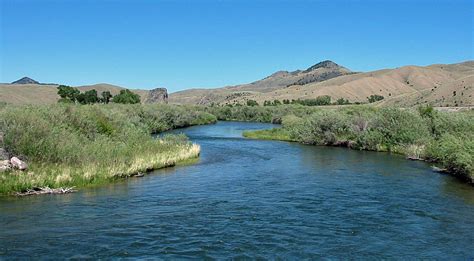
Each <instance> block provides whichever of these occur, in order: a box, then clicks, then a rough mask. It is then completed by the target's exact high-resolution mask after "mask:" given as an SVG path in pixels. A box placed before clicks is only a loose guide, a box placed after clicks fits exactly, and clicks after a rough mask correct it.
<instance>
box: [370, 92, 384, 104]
mask: <svg viewBox="0 0 474 261" xmlns="http://www.w3.org/2000/svg"><path fill="white" fill-rule="evenodd" d="M383 99H384V97H383V96H382V95H378V94H372V95H370V97H367V100H369V103H373V102H376V101H381V100H383Z"/></svg>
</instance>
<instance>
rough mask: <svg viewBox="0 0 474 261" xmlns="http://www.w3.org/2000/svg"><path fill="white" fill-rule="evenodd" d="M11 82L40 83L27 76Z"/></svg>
mask: <svg viewBox="0 0 474 261" xmlns="http://www.w3.org/2000/svg"><path fill="white" fill-rule="evenodd" d="M12 84H40V83H39V82H37V81H35V80H33V79H31V78H29V77H23V78H21V79H19V80H17V81H14V82H12Z"/></svg>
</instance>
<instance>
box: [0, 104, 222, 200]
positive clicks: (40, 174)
mask: <svg viewBox="0 0 474 261" xmlns="http://www.w3.org/2000/svg"><path fill="white" fill-rule="evenodd" d="M215 121H216V117H215V116H214V115H211V114H209V113H206V112H203V111H196V110H192V109H189V108H186V107H178V106H169V105H138V104H137V105H120V104H108V105H99V104H96V105H74V104H56V105H48V106H22V107H15V106H10V105H8V106H7V105H1V104H0V134H1V136H2V139H1V140H0V142H1V144H0V148H4V149H5V150H6V151H7V152H8V154H9V156H10V157H11V156H17V157H19V158H20V159H22V160H24V161H26V162H27V163H28V165H29V166H28V169H27V170H26V171H18V170H10V171H4V172H0V194H9V193H12V192H18V191H25V190H26V189H30V188H34V187H51V188H58V187H71V186H77V187H82V186H87V185H90V184H98V183H103V182H107V181H110V180H113V179H116V178H120V177H127V176H131V175H135V174H137V173H139V172H145V171H148V170H152V169H157V168H161V167H166V166H171V165H174V164H176V163H177V162H179V161H183V160H187V159H190V158H194V157H197V156H198V155H199V152H200V148H199V146H198V145H196V144H192V143H191V142H190V141H189V140H188V139H187V138H186V137H185V136H183V135H165V136H163V137H161V138H156V139H155V138H153V137H152V136H151V135H150V133H159V132H163V131H166V130H169V129H174V128H180V127H186V126H190V125H199V124H209V123H214V122H215Z"/></svg>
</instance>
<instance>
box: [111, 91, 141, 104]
mask: <svg viewBox="0 0 474 261" xmlns="http://www.w3.org/2000/svg"><path fill="white" fill-rule="evenodd" d="M112 102H115V103H123V104H135V103H140V95H138V94H136V93H133V92H131V91H130V90H128V89H125V90H121V91H120V93H119V94H118V95H115V96H114V98H113V99H112Z"/></svg>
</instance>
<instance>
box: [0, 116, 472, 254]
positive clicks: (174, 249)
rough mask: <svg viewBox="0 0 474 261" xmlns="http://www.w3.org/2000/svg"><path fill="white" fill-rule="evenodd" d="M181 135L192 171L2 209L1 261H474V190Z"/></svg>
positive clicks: (406, 173)
mask: <svg viewBox="0 0 474 261" xmlns="http://www.w3.org/2000/svg"><path fill="white" fill-rule="evenodd" d="M269 127H272V126H271V125H270V124H256V123H238V122H219V123H218V124H216V125H209V126H197V127H191V128H187V129H183V130H178V132H184V133H186V134H187V135H188V136H189V137H190V138H191V139H192V140H193V141H195V142H196V143H199V144H200V145H201V148H202V154H201V158H200V160H199V162H198V163H197V164H194V165H190V166H180V167H175V168H168V169H163V170H158V171H155V172H154V173H152V174H151V175H147V176H145V177H143V178H133V179H128V180H124V181H120V182H117V183H114V184H110V185H107V186H100V187H96V188H91V189H83V190H81V191H80V192H78V193H74V194H68V195H51V196H37V197H25V198H12V197H7V198H0V259H1V258H12V257H16V258H26V257H29V258H46V257H49V258H107V257H113V258H117V257H123V258H127V257H130V258H152V257H161V258H164V259H174V258H198V259H201V258H215V259H229V258H246V257H247V258H267V259H274V258H284V259H297V258H298V259H314V258H318V257H328V258H346V259H347V258H351V259H352V258H358V259H365V258H369V257H370V258H372V259H380V258H389V259H394V258H395V259H406V258H429V259H432V258H436V259H441V258H449V259H472V258H474V250H473V249H474V233H473V231H474V188H473V187H472V186H469V185H466V184H462V183H460V182H458V181H457V180H455V179H453V178H452V177H449V176H445V175H439V174H437V173H434V172H433V171H432V170H431V168H430V167H429V165H427V164H426V163H423V162H413V161H407V160H405V159H404V158H403V157H399V156H394V155H390V154H386V153H376V152H361V151H353V150H347V149H343V148H329V147H314V146H303V145H299V144H295V143H287V142H277V141H257V140H248V139H244V138H242V135H241V133H242V130H244V129H264V128H269Z"/></svg>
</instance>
